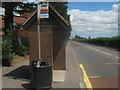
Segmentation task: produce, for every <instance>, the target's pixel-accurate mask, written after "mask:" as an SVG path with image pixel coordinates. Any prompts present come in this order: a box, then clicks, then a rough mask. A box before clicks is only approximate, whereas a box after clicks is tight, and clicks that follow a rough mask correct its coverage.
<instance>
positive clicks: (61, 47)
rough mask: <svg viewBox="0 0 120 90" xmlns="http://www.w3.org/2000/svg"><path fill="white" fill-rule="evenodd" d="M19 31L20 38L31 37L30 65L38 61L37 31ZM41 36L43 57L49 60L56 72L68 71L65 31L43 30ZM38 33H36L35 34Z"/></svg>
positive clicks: (56, 29) (50, 28)
mask: <svg viewBox="0 0 120 90" xmlns="http://www.w3.org/2000/svg"><path fill="white" fill-rule="evenodd" d="M31 29H33V30H31V31H29V32H28V31H25V30H22V31H19V36H23V37H29V46H30V49H29V50H30V63H31V62H32V61H33V60H37V59H38V40H37V30H35V29H34V28H31ZM41 30H42V31H41V34H40V37H41V38H40V40H41V57H42V59H45V60H49V61H50V62H51V63H52V64H53V68H54V69H55V70H65V69H66V39H65V37H66V36H65V31H64V30H63V29H59V28H52V27H49V28H42V29H41ZM35 31H36V32H35Z"/></svg>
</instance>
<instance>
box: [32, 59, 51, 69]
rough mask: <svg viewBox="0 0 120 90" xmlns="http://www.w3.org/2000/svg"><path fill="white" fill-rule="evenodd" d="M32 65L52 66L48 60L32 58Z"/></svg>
mask: <svg viewBox="0 0 120 90" xmlns="http://www.w3.org/2000/svg"><path fill="white" fill-rule="evenodd" d="M32 66H34V67H37V68H39V67H49V66H52V65H51V63H50V62H49V61H48V60H33V62H32Z"/></svg>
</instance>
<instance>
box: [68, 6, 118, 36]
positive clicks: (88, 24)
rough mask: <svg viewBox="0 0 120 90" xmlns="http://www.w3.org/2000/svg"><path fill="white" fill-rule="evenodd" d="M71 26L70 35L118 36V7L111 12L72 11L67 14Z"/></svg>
mask: <svg viewBox="0 0 120 90" xmlns="http://www.w3.org/2000/svg"><path fill="white" fill-rule="evenodd" d="M68 13H69V14H70V15H71V16H70V20H71V25H72V30H73V31H72V35H73V36H74V35H76V34H77V35H80V36H85V37H89V36H91V37H110V36H116V35H118V26H117V25H118V5H116V4H114V5H113V7H112V10H109V11H104V10H99V11H81V10H79V9H72V10H70V11H69V12H68Z"/></svg>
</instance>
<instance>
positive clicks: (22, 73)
mask: <svg viewBox="0 0 120 90" xmlns="http://www.w3.org/2000/svg"><path fill="white" fill-rule="evenodd" d="M4 76H5V77H10V78H13V79H20V80H25V81H30V69H29V65H24V66H21V67H19V68H17V69H15V70H13V71H11V72H9V73H7V74H5V75H4Z"/></svg>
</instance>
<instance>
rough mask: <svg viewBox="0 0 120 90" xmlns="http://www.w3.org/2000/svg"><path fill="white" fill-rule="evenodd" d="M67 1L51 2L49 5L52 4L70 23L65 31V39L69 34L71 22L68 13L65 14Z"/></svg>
mask: <svg viewBox="0 0 120 90" xmlns="http://www.w3.org/2000/svg"><path fill="white" fill-rule="evenodd" d="M67 4H68V2H51V3H50V5H52V6H53V7H54V8H55V9H56V10H57V11H58V12H59V13H60V14H61V15H62V16H63V17H64V18H65V19H66V21H67V22H68V23H69V24H70V26H69V30H68V31H67V33H66V37H67V39H69V37H70V35H71V31H72V28H71V23H70V15H68V14H67V8H68V6H67Z"/></svg>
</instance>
